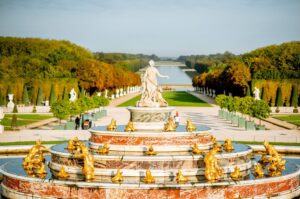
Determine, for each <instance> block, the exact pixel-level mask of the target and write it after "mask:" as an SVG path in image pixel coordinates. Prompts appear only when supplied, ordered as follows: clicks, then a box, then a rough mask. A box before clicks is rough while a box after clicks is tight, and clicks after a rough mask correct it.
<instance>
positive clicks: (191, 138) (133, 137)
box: [89, 125, 212, 146]
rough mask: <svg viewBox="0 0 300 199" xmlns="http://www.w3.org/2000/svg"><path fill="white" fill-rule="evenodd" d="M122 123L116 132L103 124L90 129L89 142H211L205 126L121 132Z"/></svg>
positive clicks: (161, 143)
mask: <svg viewBox="0 0 300 199" xmlns="http://www.w3.org/2000/svg"><path fill="white" fill-rule="evenodd" d="M124 128H125V126H124V125H119V126H118V129H117V131H116V132H111V131H107V130H106V127H105V126H98V127H95V128H92V129H90V130H89V131H90V132H91V137H90V140H89V141H90V142H93V143H99V144H104V143H107V144H113V145H135V146H139V145H191V144H193V143H197V144H199V145H200V144H209V143H210V144H211V143H212V135H210V134H208V133H207V132H208V131H209V130H211V129H210V128H209V127H206V126H197V131H194V132H186V131H185V126H182V125H180V126H179V127H178V128H177V131H176V132H162V131H160V132H155V131H150V132H142V131H138V132H131V133H129V132H122V131H124V130H123V129H124Z"/></svg>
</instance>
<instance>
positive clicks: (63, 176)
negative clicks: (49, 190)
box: [57, 167, 70, 179]
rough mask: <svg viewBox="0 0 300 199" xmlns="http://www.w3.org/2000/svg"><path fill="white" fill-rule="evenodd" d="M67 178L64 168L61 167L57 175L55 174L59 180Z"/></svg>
mask: <svg viewBox="0 0 300 199" xmlns="http://www.w3.org/2000/svg"><path fill="white" fill-rule="evenodd" d="M69 176H70V175H69V174H68V173H67V172H66V171H65V168H64V167H61V168H60V171H59V173H58V174H57V177H58V178H60V179H66V178H68V177H69Z"/></svg>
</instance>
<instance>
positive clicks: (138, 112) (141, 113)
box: [127, 106, 174, 130]
mask: <svg viewBox="0 0 300 199" xmlns="http://www.w3.org/2000/svg"><path fill="white" fill-rule="evenodd" d="M127 109H128V110H129V112H130V121H132V122H134V125H135V128H136V129H138V130H150V129H151V130H162V129H163V128H164V124H165V123H166V121H167V120H168V118H169V117H170V116H171V113H172V111H174V107H158V108H150V107H132V106H131V107H128V108H127Z"/></svg>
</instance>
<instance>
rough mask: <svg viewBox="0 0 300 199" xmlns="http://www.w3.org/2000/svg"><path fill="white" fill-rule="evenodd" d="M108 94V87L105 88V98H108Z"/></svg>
mask: <svg viewBox="0 0 300 199" xmlns="http://www.w3.org/2000/svg"><path fill="white" fill-rule="evenodd" d="M107 94H108V90H107V89H105V91H104V97H105V98H107V97H108V96H107Z"/></svg>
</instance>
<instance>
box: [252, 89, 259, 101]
mask: <svg viewBox="0 0 300 199" xmlns="http://www.w3.org/2000/svg"><path fill="white" fill-rule="evenodd" d="M253 94H254V99H256V100H260V96H259V94H260V91H259V89H258V88H256V87H255V88H254V91H253Z"/></svg>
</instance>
